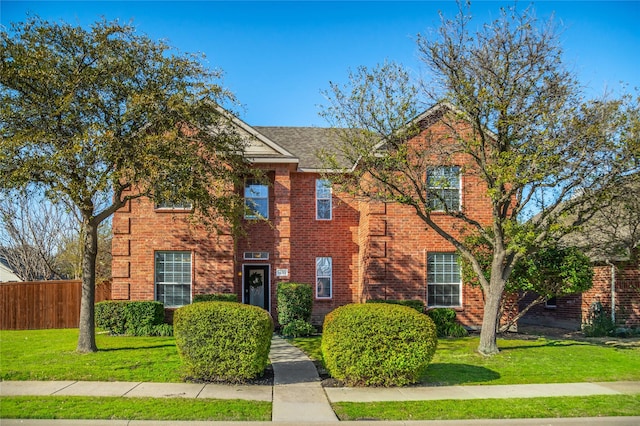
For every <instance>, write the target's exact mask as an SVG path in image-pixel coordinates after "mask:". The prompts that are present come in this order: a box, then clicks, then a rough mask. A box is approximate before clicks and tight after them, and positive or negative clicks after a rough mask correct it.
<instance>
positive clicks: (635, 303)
mask: <svg viewBox="0 0 640 426" xmlns="http://www.w3.org/2000/svg"><path fill="white" fill-rule="evenodd" d="M593 272H594V276H593V287H592V288H591V289H590V290H588V291H586V292H584V293H581V294H574V295H570V296H564V297H558V298H557V300H556V306H555V307H546V306H545V305H544V304H542V305H538V306H536V307H534V308H532V309H531V310H530V311H529V312H528V313H527V314H526V315H525V316H524V318H523V319H522V323H524V324H539V325H547V326H556V327H563V328H569V329H576V330H578V329H580V327H581V326H582V324H583V323H586V322H587V321H588V320H589V309H590V308H591V305H592V304H593V303H594V302H600V303H601V304H602V306H603V307H604V311H605V312H606V314H607V315H611V266H609V265H598V266H595V267H594V268H593ZM615 274H616V276H615V280H616V297H615V303H616V322H617V323H619V324H625V325H627V326H640V270H639V269H638V266H637V265H633V264H631V265H618V266H617V267H616V268H615ZM532 297H533V296H532ZM532 297H529V298H527V299H525V301H527V300H531V298H532Z"/></svg>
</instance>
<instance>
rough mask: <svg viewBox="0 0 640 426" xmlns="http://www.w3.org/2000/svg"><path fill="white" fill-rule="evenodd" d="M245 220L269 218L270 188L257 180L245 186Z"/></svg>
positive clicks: (249, 181) (248, 180) (249, 180)
mask: <svg viewBox="0 0 640 426" xmlns="http://www.w3.org/2000/svg"><path fill="white" fill-rule="evenodd" d="M244 206H245V212H244V217H245V219H268V218H269V187H268V186H267V185H265V184H263V183H260V182H259V181H257V180H255V179H247V180H246V181H245V184H244Z"/></svg>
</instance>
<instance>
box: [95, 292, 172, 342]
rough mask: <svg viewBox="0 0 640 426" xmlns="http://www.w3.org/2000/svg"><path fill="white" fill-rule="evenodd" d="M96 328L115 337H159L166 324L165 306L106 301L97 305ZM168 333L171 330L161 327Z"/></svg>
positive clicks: (147, 302) (156, 303)
mask: <svg viewBox="0 0 640 426" xmlns="http://www.w3.org/2000/svg"><path fill="white" fill-rule="evenodd" d="M95 308H96V309H95V316H96V326H98V327H100V328H103V329H105V330H108V331H109V332H110V333H111V334H115V335H132V336H153V335H158V334H156V333H159V332H160V331H159V330H160V329H159V328H158V327H161V326H163V323H164V305H163V304H162V303H160V302H155V301H136V302H132V301H122V300H105V301H103V302H99V303H96V305H95ZM161 328H162V332H163V333H166V332H167V331H168V330H169V328H167V327H161Z"/></svg>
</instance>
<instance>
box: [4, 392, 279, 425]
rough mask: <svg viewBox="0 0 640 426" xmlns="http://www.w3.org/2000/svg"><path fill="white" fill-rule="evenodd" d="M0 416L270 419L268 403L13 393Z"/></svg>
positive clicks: (7, 399)
mask: <svg viewBox="0 0 640 426" xmlns="http://www.w3.org/2000/svg"><path fill="white" fill-rule="evenodd" d="M0 418H3V419H98V420H102V419H104V420H206V421H270V420H271V403H270V402H261V401H241V400H224V401H223V400H214V399H188V398H162V399H160V398H156V399H154V398H114V397H109V398H107V397H100V398H97V397H83V396H64V397H63V396H13V397H4V398H2V404H0Z"/></svg>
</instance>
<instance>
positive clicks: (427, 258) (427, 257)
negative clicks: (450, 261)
mask: <svg viewBox="0 0 640 426" xmlns="http://www.w3.org/2000/svg"><path fill="white" fill-rule="evenodd" d="M425 254H426V257H425V266H426V268H425V270H426V275H425V281H426V288H425V292H426V294H425V301H426V306H427V308H453V309H455V308H462V306H463V303H462V290H463V287H464V286H463V283H462V270H460V271H459V274H460V281H459V282H458V283H430V282H429V270H428V268H429V255H430V254H456V253H454V252H435V251H434V252H427V253H425ZM429 284H433V285H455V284H458V286H459V289H460V291H459V292H458V304H457V305H430V304H429Z"/></svg>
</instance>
